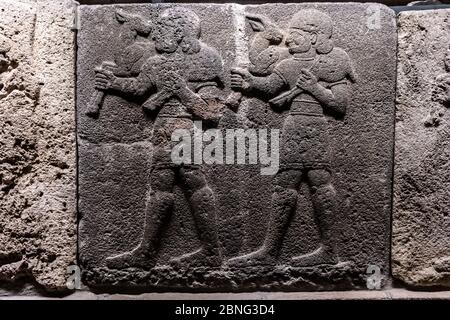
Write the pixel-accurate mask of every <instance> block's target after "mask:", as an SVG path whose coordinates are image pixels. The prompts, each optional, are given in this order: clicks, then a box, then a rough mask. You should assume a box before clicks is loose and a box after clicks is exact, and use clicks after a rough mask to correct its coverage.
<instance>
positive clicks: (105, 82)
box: [95, 69, 154, 97]
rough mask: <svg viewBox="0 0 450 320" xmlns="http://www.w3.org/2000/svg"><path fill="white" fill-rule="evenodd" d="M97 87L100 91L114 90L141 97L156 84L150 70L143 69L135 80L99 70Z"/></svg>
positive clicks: (96, 79)
mask: <svg viewBox="0 0 450 320" xmlns="http://www.w3.org/2000/svg"><path fill="white" fill-rule="evenodd" d="M95 87H96V88H97V89H98V90H103V91H105V90H112V91H116V92H120V93H124V94H128V95H132V96H136V97H140V96H143V95H145V94H146V93H148V92H149V91H150V90H152V89H154V83H153V81H152V79H151V76H150V73H149V72H148V70H146V69H143V70H142V71H141V73H140V74H139V75H138V76H137V77H135V78H122V77H117V76H116V75H115V74H114V73H113V72H112V71H110V70H106V69H97V70H96V77H95Z"/></svg>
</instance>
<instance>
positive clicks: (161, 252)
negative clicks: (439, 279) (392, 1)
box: [77, 4, 396, 290]
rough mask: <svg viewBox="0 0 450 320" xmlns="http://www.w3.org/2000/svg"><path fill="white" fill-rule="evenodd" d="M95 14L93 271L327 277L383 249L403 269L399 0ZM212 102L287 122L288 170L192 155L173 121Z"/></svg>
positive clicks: (183, 278)
mask: <svg viewBox="0 0 450 320" xmlns="http://www.w3.org/2000/svg"><path fill="white" fill-rule="evenodd" d="M374 11H375V17H379V18H380V19H379V20H377V19H375V20H373V14H374ZM377 14H379V15H377ZM374 21H375V22H374ZM80 25H81V29H80V32H79V34H78V48H79V51H78V106H77V112H78V119H79V127H78V141H79V211H80V216H81V220H80V226H79V230H80V238H79V239H80V240H79V248H80V261H81V265H82V268H83V275H84V280H85V282H86V283H87V284H88V285H91V286H99V287H111V286H114V287H115V290H119V289H123V288H130V287H133V288H141V289H144V290H149V289H155V288H157V289H159V290H167V289H171V290H173V289H176V290H253V289H283V290H299V289H303V290H320V289H331V288H360V287H365V286H366V280H367V273H366V270H367V268H368V266H369V265H374V267H373V268H372V269H371V270H372V271H371V272H376V271H375V269H376V270H378V269H377V268H379V270H380V271H381V272H382V273H383V274H387V273H388V272H389V270H388V268H389V267H388V266H389V263H388V258H389V237H390V234H389V227H390V219H389V218H390V204H391V202H390V198H391V191H390V188H391V174H392V171H391V168H392V153H393V124H394V92H395V82H394V81H395V70H396V68H395V66H396V61H395V60H396V59H395V55H396V32H395V21H394V14H393V12H392V11H391V10H389V9H388V8H386V7H383V6H378V5H371V7H370V8H369V6H368V5H362V4H291V5H287V4H283V5H280V4H278V5H259V6H240V5H189V4H187V5H165V4H160V5H122V6H118V5H114V6H82V7H81V14H80ZM294 52H296V53H295V57H294ZM257 77H258V78H257ZM315 79H316V80H317V83H316V81H315ZM280 95H282V96H280ZM195 119H203V120H205V121H203V123H202V127H203V129H204V130H206V129H208V128H209V127H217V128H219V130H220V132H222V133H223V132H225V129H235V128H243V129H248V128H254V129H263V128H266V129H267V128H269V129H280V130H281V132H282V133H281V142H280V148H281V149H280V162H281V163H280V168H281V169H280V171H279V173H278V174H277V175H276V176H270V175H261V171H260V169H261V167H262V165H260V164H257V165H255V164H253V165H249V164H247V165H244V164H241V165H219V164H214V165H207V164H202V165H200V166H192V165H190V164H188V163H186V162H184V165H183V166H180V165H175V164H174V163H172V162H171V161H170V160H171V159H170V157H169V154H170V153H168V152H169V151H170V150H171V149H170V147H171V146H173V145H172V144H171V141H170V137H171V135H172V133H173V132H174V130H175V129H180V128H184V129H187V130H188V132H190V131H189V130H192V129H193V123H192V120H195ZM164 147H167V149H164ZM378 279H380V277H376V279H374V281H375V283H374V285H375V286H376V285H377V283H376V282H377V280H378ZM381 285H382V283H381Z"/></svg>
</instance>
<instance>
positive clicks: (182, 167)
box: [96, 8, 224, 269]
mask: <svg viewBox="0 0 450 320" xmlns="http://www.w3.org/2000/svg"><path fill="white" fill-rule="evenodd" d="M141 31H145V32H147V31H148V32H149V33H150V35H151V39H152V40H153V43H154V49H155V51H156V53H155V54H153V55H151V56H150V57H148V59H147V60H146V61H145V63H143V65H142V67H141V68H140V70H139V72H138V74H137V75H135V76H120V75H118V74H117V73H115V72H114V70H110V69H107V68H106V69H105V68H100V69H97V70H96V89H97V90H99V91H101V92H106V93H112V94H118V95H123V96H132V97H135V98H144V99H143V101H144V102H143V104H142V107H143V109H145V110H147V111H149V112H154V113H156V114H157V116H156V119H155V123H154V128H153V136H152V143H153V144H154V151H153V159H152V160H153V170H152V174H151V182H150V184H151V195H150V199H149V204H148V206H147V209H146V214H145V226H144V233H143V237H142V240H141V242H140V244H139V245H138V246H137V247H136V248H134V249H133V250H131V251H130V252H125V253H122V254H119V255H116V256H112V257H109V258H107V265H108V267H109V268H114V269H121V268H127V267H141V268H144V269H150V268H152V267H154V266H155V264H156V262H157V255H158V251H159V248H160V240H161V236H162V230H163V227H164V225H165V224H166V223H167V222H168V221H169V219H170V217H171V215H172V213H173V212H172V211H173V206H174V201H175V199H174V193H173V188H174V184H175V183H176V181H180V185H181V187H182V188H183V189H184V191H185V192H186V194H187V196H188V200H189V203H190V206H191V212H192V215H193V218H194V222H195V226H196V231H197V233H198V236H199V239H200V242H201V247H200V248H199V249H198V250H196V251H194V252H191V253H187V254H183V255H181V256H179V257H175V258H174V259H172V261H171V263H173V264H175V265H178V266H183V267H190V266H197V265H201V266H203V265H207V266H210V267H218V266H220V265H221V264H222V255H221V252H220V248H219V241H218V234H217V225H216V204H215V196H214V193H213V191H212V189H211V188H210V187H209V186H208V184H207V181H206V177H205V175H204V174H203V172H202V171H201V168H200V165H197V164H191V163H177V164H175V163H174V162H173V161H172V160H171V150H172V148H173V144H174V142H172V141H171V137H172V133H173V132H174V131H175V130H177V129H187V130H190V131H191V132H192V131H193V130H194V122H193V120H194V119H196V118H197V119H202V120H208V121H210V120H214V119H215V118H216V117H218V116H219V117H220V110H219V109H220V108H221V107H223V105H224V103H223V99H222V97H223V91H222V89H223V88H222V87H223V84H222V78H223V65H222V59H221V57H220V55H219V54H218V52H217V51H216V50H215V49H213V48H211V47H209V46H208V45H206V44H205V43H203V42H202V41H201V40H200V32H201V26H200V19H199V17H198V16H197V15H196V14H195V13H194V12H192V11H190V10H188V9H184V8H169V9H166V10H165V11H163V12H162V13H161V14H160V15H159V17H158V18H157V21H156V22H155V23H154V25H153V26H152V29H151V32H150V30H148V29H147V28H144V30H141ZM137 58H139V57H137ZM132 60H133V59H132ZM134 60H136V59H134Z"/></svg>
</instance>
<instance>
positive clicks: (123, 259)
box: [106, 246, 156, 269]
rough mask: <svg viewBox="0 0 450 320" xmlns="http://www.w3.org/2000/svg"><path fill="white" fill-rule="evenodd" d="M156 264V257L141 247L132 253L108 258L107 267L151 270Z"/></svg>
mask: <svg viewBox="0 0 450 320" xmlns="http://www.w3.org/2000/svg"><path fill="white" fill-rule="evenodd" d="M155 264H156V257H154V256H151V255H149V254H148V251H147V250H145V249H144V248H141V247H140V246H139V247H137V248H135V249H134V250H132V251H130V252H125V253H122V254H119V255H116V256H113V257H108V258H106V265H107V266H108V268H111V269H125V268H131V267H135V268H142V269H151V268H153V267H154V266H155Z"/></svg>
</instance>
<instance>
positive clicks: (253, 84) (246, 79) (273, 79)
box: [231, 69, 286, 98]
mask: <svg viewBox="0 0 450 320" xmlns="http://www.w3.org/2000/svg"><path fill="white" fill-rule="evenodd" d="M231 72H232V74H231V85H232V87H233V88H234V89H237V90H241V91H243V92H248V93H251V92H254V93H260V94H263V95H265V96H266V97H269V98H270V97H274V96H275V95H277V94H278V93H280V92H281V91H282V90H283V88H285V87H286V82H285V80H284V79H283V78H282V77H281V76H280V75H279V74H278V73H276V72H274V73H271V74H270V75H268V76H266V77H257V76H253V75H252V74H250V72H248V71H247V70H245V69H234V70H232V71H231Z"/></svg>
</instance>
